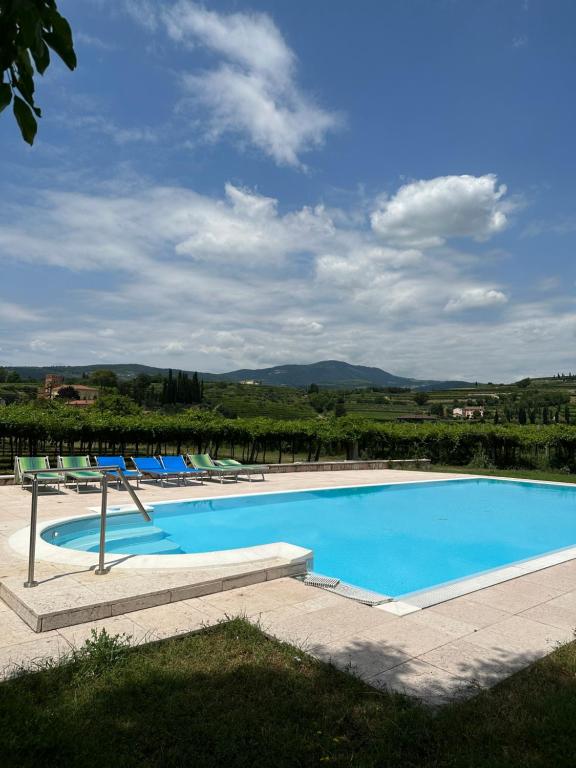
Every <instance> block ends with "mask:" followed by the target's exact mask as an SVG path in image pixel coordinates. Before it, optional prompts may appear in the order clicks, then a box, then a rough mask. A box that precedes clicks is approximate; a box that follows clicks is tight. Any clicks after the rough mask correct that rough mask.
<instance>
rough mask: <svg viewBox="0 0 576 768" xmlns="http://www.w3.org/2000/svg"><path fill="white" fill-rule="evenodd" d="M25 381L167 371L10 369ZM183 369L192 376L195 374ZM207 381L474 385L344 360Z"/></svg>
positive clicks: (114, 366)
mask: <svg viewBox="0 0 576 768" xmlns="http://www.w3.org/2000/svg"><path fill="white" fill-rule="evenodd" d="M7 367H8V368H9V369H10V370H12V371H16V372H17V373H19V374H20V376H21V377H22V378H26V379H34V380H38V381H41V380H42V379H43V378H44V376H45V375H46V374H48V373H54V374H59V375H61V376H64V377H67V378H79V377H82V375H83V374H86V375H90V373H92V372H94V371H97V370H103V369H106V370H110V371H114V372H115V373H116V375H117V376H118V378H119V379H123V380H126V379H132V378H135V377H136V376H138V375H139V374H147V375H150V376H158V375H162V376H166V375H167V373H168V370H169V369H168V368H159V367H156V366H151V365H142V364H140V363H102V364H98V365H48V366H7ZM173 370H183V371H184V372H185V373H188V374H190V375H191V374H192V373H193V372H194V371H192V370H185V369H177V368H173ZM197 373H198V376H199V377H200V378H202V379H204V381H224V382H226V381H228V382H242V381H257V382H259V383H262V384H268V385H272V386H284V387H308V386H310V385H311V384H317V385H318V386H320V387H331V388H346V389H353V388H363V387H373V386H378V387H406V388H409V389H448V388H453V387H465V386H470V385H471V383H472V382H468V381H460V380H436V379H414V378H408V377H405V376H396V375H395V374H393V373H390V372H389V371H385V370H383V369H382V368H377V367H374V366H366V365H353V364H351V363H347V362H344V361H342V360H321V361H319V362H316V363H302V364H298V363H289V364H285V365H275V366H271V367H268V368H240V369H238V370H235V371H229V372H227V373H209V372H203V371H198V372H197Z"/></svg>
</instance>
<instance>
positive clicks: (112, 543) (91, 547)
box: [48, 526, 184, 555]
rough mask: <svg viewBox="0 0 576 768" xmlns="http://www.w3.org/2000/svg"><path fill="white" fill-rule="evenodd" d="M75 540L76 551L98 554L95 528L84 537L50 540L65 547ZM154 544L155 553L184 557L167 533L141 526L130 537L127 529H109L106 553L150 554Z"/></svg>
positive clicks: (97, 531)
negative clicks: (151, 545)
mask: <svg viewBox="0 0 576 768" xmlns="http://www.w3.org/2000/svg"><path fill="white" fill-rule="evenodd" d="M70 539H74V549H76V550H80V551H82V552H98V549H99V546H100V531H99V528H98V527H95V528H94V529H93V530H92V531H90V532H88V533H86V534H85V535H84V536H77V535H76V534H75V533H73V532H72V533H71V534H70V535H69V536H62V535H60V536H56V537H54V538H52V539H48V540H49V541H50V543H51V544H56V545H57V546H65V545H66V543H67V541H68V540H70ZM152 543H153V544H154V553H155V554H163V555H182V554H184V550H183V549H181V548H180V547H179V546H178V545H177V544H176V543H175V542H173V541H172V540H171V539H170V538H169V537H168V536H166V533H165V532H164V531H163V530H162V529H161V528H157V527H156V526H152V527H150V526H141V527H140V528H132V529H130V536H126V531H125V529H119V530H116V531H115V530H114V529H113V528H111V529H109V530H108V531H107V532H106V552H111V553H116V552H117V553H120V554H122V553H123V552H125V551H126V549H127V548H129V550H130V554H133V555H139V554H149V553H150V544H152Z"/></svg>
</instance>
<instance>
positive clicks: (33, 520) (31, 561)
mask: <svg viewBox="0 0 576 768" xmlns="http://www.w3.org/2000/svg"><path fill="white" fill-rule="evenodd" d="M77 469H78V470H79V471H89V472H99V473H100V474H101V475H102V481H101V485H102V505H101V509H100V545H99V551H98V568H96V570H95V571H94V573H95V575H96V576H104V575H105V574H106V573H108V572H109V571H110V569H109V568H106V566H105V563H104V560H105V555H106V512H107V502H108V474H109V473H110V472H116V473H117V474H118V477H119V478H120V480H121V482H122V485H123V486H124V488H126V490H127V491H128V493H129V494H130V497H131V498H132V501H133V502H134V504H135V505H136V508H137V509H138V511H139V512H140V514H141V515H142V517H143V518H144V520H145V521H146V522H147V523H149V522H151V520H152V518H151V517H150V515H149V514H148V512H147V511H146V508H145V507H144V505H143V504H142V502H141V501H140V499H139V498H138V496H137V495H136V491H135V490H134V488H132V486H131V485H130V483H129V482H128V478H127V477H126V475H125V474H124V472H123V470H122V467H120V466H118V465H117V464H111V465H109V466H106V467H102V466H98V467H86V468H84V467H78V468H77ZM73 471H74V469H70V470H63V469H61V468H60V467H58V468H57V469H49V468H48V467H44V468H43V469H28V470H26V471H24V472H22V478H25V477H28V476H29V475H31V476H32V507H31V510H30V546H29V549H28V580H27V581H26V582H24V586H25V587H37V586H38V582H37V581H35V579H34V567H35V560H36V529H37V527H38V477H37V475H41V474H43V473H46V472H52V473H54V474H57V475H66V474H67V472H73Z"/></svg>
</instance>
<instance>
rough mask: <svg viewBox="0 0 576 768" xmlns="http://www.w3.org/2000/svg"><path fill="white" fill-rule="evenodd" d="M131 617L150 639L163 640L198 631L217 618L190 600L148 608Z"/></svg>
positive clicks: (132, 614)
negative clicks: (193, 604) (192, 604)
mask: <svg viewBox="0 0 576 768" xmlns="http://www.w3.org/2000/svg"><path fill="white" fill-rule="evenodd" d="M130 618H131V619H133V620H134V622H135V623H136V625H138V626H139V627H141V628H142V629H143V630H144V632H145V635H146V637H147V639H149V640H161V639H164V638H167V637H176V636H177V635H185V634H188V633H189V632H196V631H198V630H199V629H203V628H204V627H207V626H210V625H211V624H213V623H214V622H215V620H216V619H215V617H214V616H211V615H210V613H209V612H206V613H204V612H202V611H201V610H198V609H196V608H193V607H192V606H191V605H190V603H189V602H188V603H187V604H186V605H184V603H181V602H179V603H170V604H169V605H159V606H157V607H155V608H146V609H145V610H142V611H135V612H134V613H131V614H130Z"/></svg>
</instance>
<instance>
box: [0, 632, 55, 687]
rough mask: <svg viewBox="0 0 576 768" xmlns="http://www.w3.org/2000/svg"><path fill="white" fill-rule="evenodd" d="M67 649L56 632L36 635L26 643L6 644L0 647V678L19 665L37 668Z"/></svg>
mask: <svg viewBox="0 0 576 768" xmlns="http://www.w3.org/2000/svg"><path fill="white" fill-rule="evenodd" d="M69 650H70V646H69V644H68V643H67V642H66V640H65V639H64V638H63V637H60V635H59V634H58V633H57V632H55V633H54V634H53V635H52V634H51V635H50V637H45V636H41V637H40V638H38V636H36V638H35V639H34V640H32V641H30V642H27V643H18V644H16V645H6V646H4V647H2V648H0V678H2V677H8V676H10V675H11V674H13V673H14V671H15V670H17V669H18V668H20V667H25V668H26V669H31V670H33V669H35V668H38V667H39V666H41V665H42V664H43V662H45V661H46V660H57V659H59V658H60V657H61V656H63V655H65V654H66V653H68V651H69Z"/></svg>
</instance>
